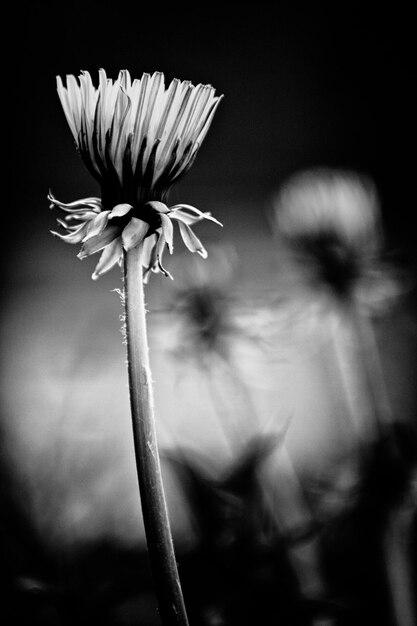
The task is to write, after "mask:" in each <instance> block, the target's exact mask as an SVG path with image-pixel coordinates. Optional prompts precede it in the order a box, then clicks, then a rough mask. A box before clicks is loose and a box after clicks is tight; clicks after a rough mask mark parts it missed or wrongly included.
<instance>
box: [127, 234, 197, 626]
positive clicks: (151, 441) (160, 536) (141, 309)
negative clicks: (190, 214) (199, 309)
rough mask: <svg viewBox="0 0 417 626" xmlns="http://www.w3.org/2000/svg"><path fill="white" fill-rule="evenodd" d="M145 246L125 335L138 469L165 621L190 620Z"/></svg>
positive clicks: (134, 260) (137, 254)
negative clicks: (159, 398) (157, 390)
mask: <svg viewBox="0 0 417 626" xmlns="http://www.w3.org/2000/svg"><path fill="white" fill-rule="evenodd" d="M142 252H143V245H142V244H140V245H139V246H137V247H136V248H133V249H131V250H129V251H128V252H125V254H124V304H125V336H126V345H127V358H128V376H129V392H130V405H131V414H132V428H133V439H134V447H135V459H136V468H137V474H138V481H139V489H140V496H141V503H142V513H143V519H144V525H145V532H146V540H147V546H148V553H149V558H150V562H151V568H152V573H153V578H154V584H155V591H156V595H157V599H158V607H159V612H160V616H161V621H162V623H163V624H164V626H186V625H187V624H188V618H187V614H186V610H185V604H184V600H183V596H182V591H181V584H180V579H179V575H178V570H177V564H176V560H175V554H174V547H173V541H172V535H171V530H170V524H169V517H168V510H167V505H166V500H165V494H164V487H163V482H162V473H161V466H160V459H159V453H158V445H157V437H156V428H155V417H154V403H153V387H152V377H151V370H150V364H149V350H148V340H147V330H146V311H145V304H144V289H143V281H142Z"/></svg>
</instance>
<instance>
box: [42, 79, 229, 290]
mask: <svg viewBox="0 0 417 626" xmlns="http://www.w3.org/2000/svg"><path fill="white" fill-rule="evenodd" d="M78 81H79V82H77V80H76V78H75V76H72V75H71V76H67V86H66V87H64V85H63V82H62V80H61V78H60V77H58V78H57V89H58V95H59V98H60V100H61V104H62V107H63V109H64V113H65V116H66V118H67V121H68V124H69V126H70V129H71V131H72V134H73V136H74V139H75V142H76V145H77V149H78V151H79V153H80V155H81V158H82V159H83V161H84V163H85V165H86V166H87V168H88V170H89V171H90V173H91V174H92V175H93V176H94V178H95V179H96V180H97V181H98V183H99V184H100V187H101V198H96V197H93V198H83V199H81V200H78V201H75V202H71V203H64V202H60V201H58V200H57V199H56V198H55V197H54V196H53V195H52V194H51V193H50V194H49V196H48V199H49V200H50V202H51V208H53V207H58V208H59V209H62V210H63V211H64V212H65V213H66V215H65V217H64V219H60V220H58V223H59V224H60V225H61V226H62V227H63V228H64V229H65V230H66V234H60V233H56V232H54V234H55V235H57V236H58V237H60V238H61V239H63V240H64V241H67V242H68V243H75V244H82V247H81V251H80V253H79V255H78V256H79V258H81V259H82V258H85V257H87V256H89V255H91V254H94V253H95V252H99V251H100V250H102V251H103V252H102V255H101V258H100V260H99V263H98V264H97V267H96V268H95V271H94V274H93V278H94V279H96V278H98V277H99V276H100V275H101V274H104V273H105V272H107V271H108V270H109V269H110V268H111V267H113V266H114V265H115V264H116V263H117V262H120V260H121V258H122V256H123V249H124V250H129V249H131V248H133V247H135V246H137V245H138V244H139V243H140V242H142V241H145V255H144V265H145V279H146V277H147V275H148V272H149V271H150V270H153V271H155V272H158V271H162V272H163V273H164V274H165V275H167V276H169V275H170V274H169V272H168V271H167V270H166V269H165V268H164V267H163V265H162V255H163V251H164V249H165V247H168V249H169V251H170V252H171V253H172V251H173V221H176V222H177V223H178V227H179V230H180V234H181V236H182V239H183V241H184V243H185V245H186V247H187V248H188V249H189V250H190V251H191V252H198V253H199V254H200V255H201V256H203V257H206V256H207V253H206V251H205V249H204V246H203V245H202V243H201V241H200V240H199V239H198V238H197V237H196V235H195V234H194V232H193V230H192V228H191V227H192V226H193V225H194V224H195V223H197V222H199V221H201V220H203V219H209V220H211V221H214V222H216V223H219V222H217V220H215V219H214V218H213V217H212V216H211V215H210V213H203V212H201V211H199V210H198V209H196V208H195V207H192V206H190V205H188V204H176V205H174V206H171V207H168V206H167V204H165V202H166V199H167V195H168V192H169V190H170V188H171V186H172V185H173V184H174V183H175V182H177V181H178V180H179V178H180V177H181V176H183V175H184V174H185V173H186V172H187V171H188V170H189V168H190V167H191V165H192V163H193V161H194V159H195V157H196V155H197V152H198V150H199V148H200V146H201V143H202V141H203V139H204V137H205V135H206V133H207V131H208V128H209V127H210V124H211V121H212V119H213V116H214V113H215V111H216V109H217V106H218V104H219V102H220V100H221V98H222V96H215V90H214V88H213V87H212V86H211V85H202V84H199V85H197V86H194V85H193V84H191V82H190V81H180V80H178V79H174V80H173V81H172V82H171V83H170V85H169V86H168V88H165V84H164V75H163V74H162V73H161V72H155V73H154V74H152V76H151V75H149V74H146V73H145V74H143V75H142V78H141V79H139V80H138V79H135V80H133V81H132V80H131V77H130V74H129V72H128V71H127V70H122V71H120V73H119V76H118V78H117V80H116V81H115V82H114V83H113V81H112V80H111V79H108V78H107V76H106V73H105V71H104V70H103V69H101V70H100V71H99V86H98V88H95V87H94V85H93V83H92V80H91V76H90V74H89V73H88V72H85V71H84V72H82V73H81V74H80V75H79V77H78Z"/></svg>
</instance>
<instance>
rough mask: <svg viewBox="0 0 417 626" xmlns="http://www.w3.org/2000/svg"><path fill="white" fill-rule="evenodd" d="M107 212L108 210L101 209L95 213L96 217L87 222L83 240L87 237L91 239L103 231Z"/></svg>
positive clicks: (107, 216)
mask: <svg viewBox="0 0 417 626" xmlns="http://www.w3.org/2000/svg"><path fill="white" fill-rule="evenodd" d="M109 214H110V211H102V212H101V213H99V214H98V215H97V217H95V218H94V219H92V220H90V221H89V222H88V226H87V234H86V236H85V237H84V240H83V242H84V241H88V239H92V237H96V236H97V235H100V234H101V233H102V232H103V230H104V229H105V228H106V226H107V223H108V221H109Z"/></svg>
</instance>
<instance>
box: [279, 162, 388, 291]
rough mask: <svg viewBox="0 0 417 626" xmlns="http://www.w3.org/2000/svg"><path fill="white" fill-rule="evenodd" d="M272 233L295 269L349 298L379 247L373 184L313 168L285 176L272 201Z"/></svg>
mask: <svg viewBox="0 0 417 626" xmlns="http://www.w3.org/2000/svg"><path fill="white" fill-rule="evenodd" d="M273 211H274V219H275V225H276V227H277V233H278V235H279V237H280V238H281V240H282V241H283V242H284V244H286V246H287V247H288V249H289V250H290V252H291V253H292V254H293V255H294V257H295V259H296V260H297V261H298V263H299V264H300V265H301V267H302V268H303V269H305V270H307V271H308V272H309V273H311V275H312V277H313V278H314V280H315V281H316V282H318V283H320V284H322V285H325V286H326V287H328V288H330V290H331V291H333V292H334V293H335V294H337V295H339V296H342V295H343V296H346V295H349V294H351V292H352V290H353V289H354V287H355V286H356V284H357V282H358V281H359V280H360V279H361V278H362V277H363V276H364V275H365V274H366V273H367V272H368V270H370V269H371V268H373V266H374V264H375V262H376V259H377V258H378V256H379V254H380V251H381V246H382V230H381V223H380V205H379V199H378V195H377V192H376V189H375V186H374V184H373V182H372V181H371V180H370V179H369V178H367V177H365V176H363V175H359V174H357V173H355V172H351V171H343V170H340V171H339V170H335V169H331V168H318V169H311V170H306V171H303V172H300V173H298V174H296V175H294V176H293V177H291V178H290V179H289V180H288V181H287V182H286V183H285V184H284V185H283V186H282V188H281V189H280V190H279V192H278V193H277V194H276V195H275V197H274V198H273Z"/></svg>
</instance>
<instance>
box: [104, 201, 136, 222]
mask: <svg viewBox="0 0 417 626" xmlns="http://www.w3.org/2000/svg"><path fill="white" fill-rule="evenodd" d="M132 209H133V206H132V205H131V204H127V203H126V202H124V203H123V204H116V206H114V207H113V208H112V210H111V211H110V215H109V219H110V220H111V219H112V218H113V217H123V215H127V214H128V213H129V211H131V210H132Z"/></svg>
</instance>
